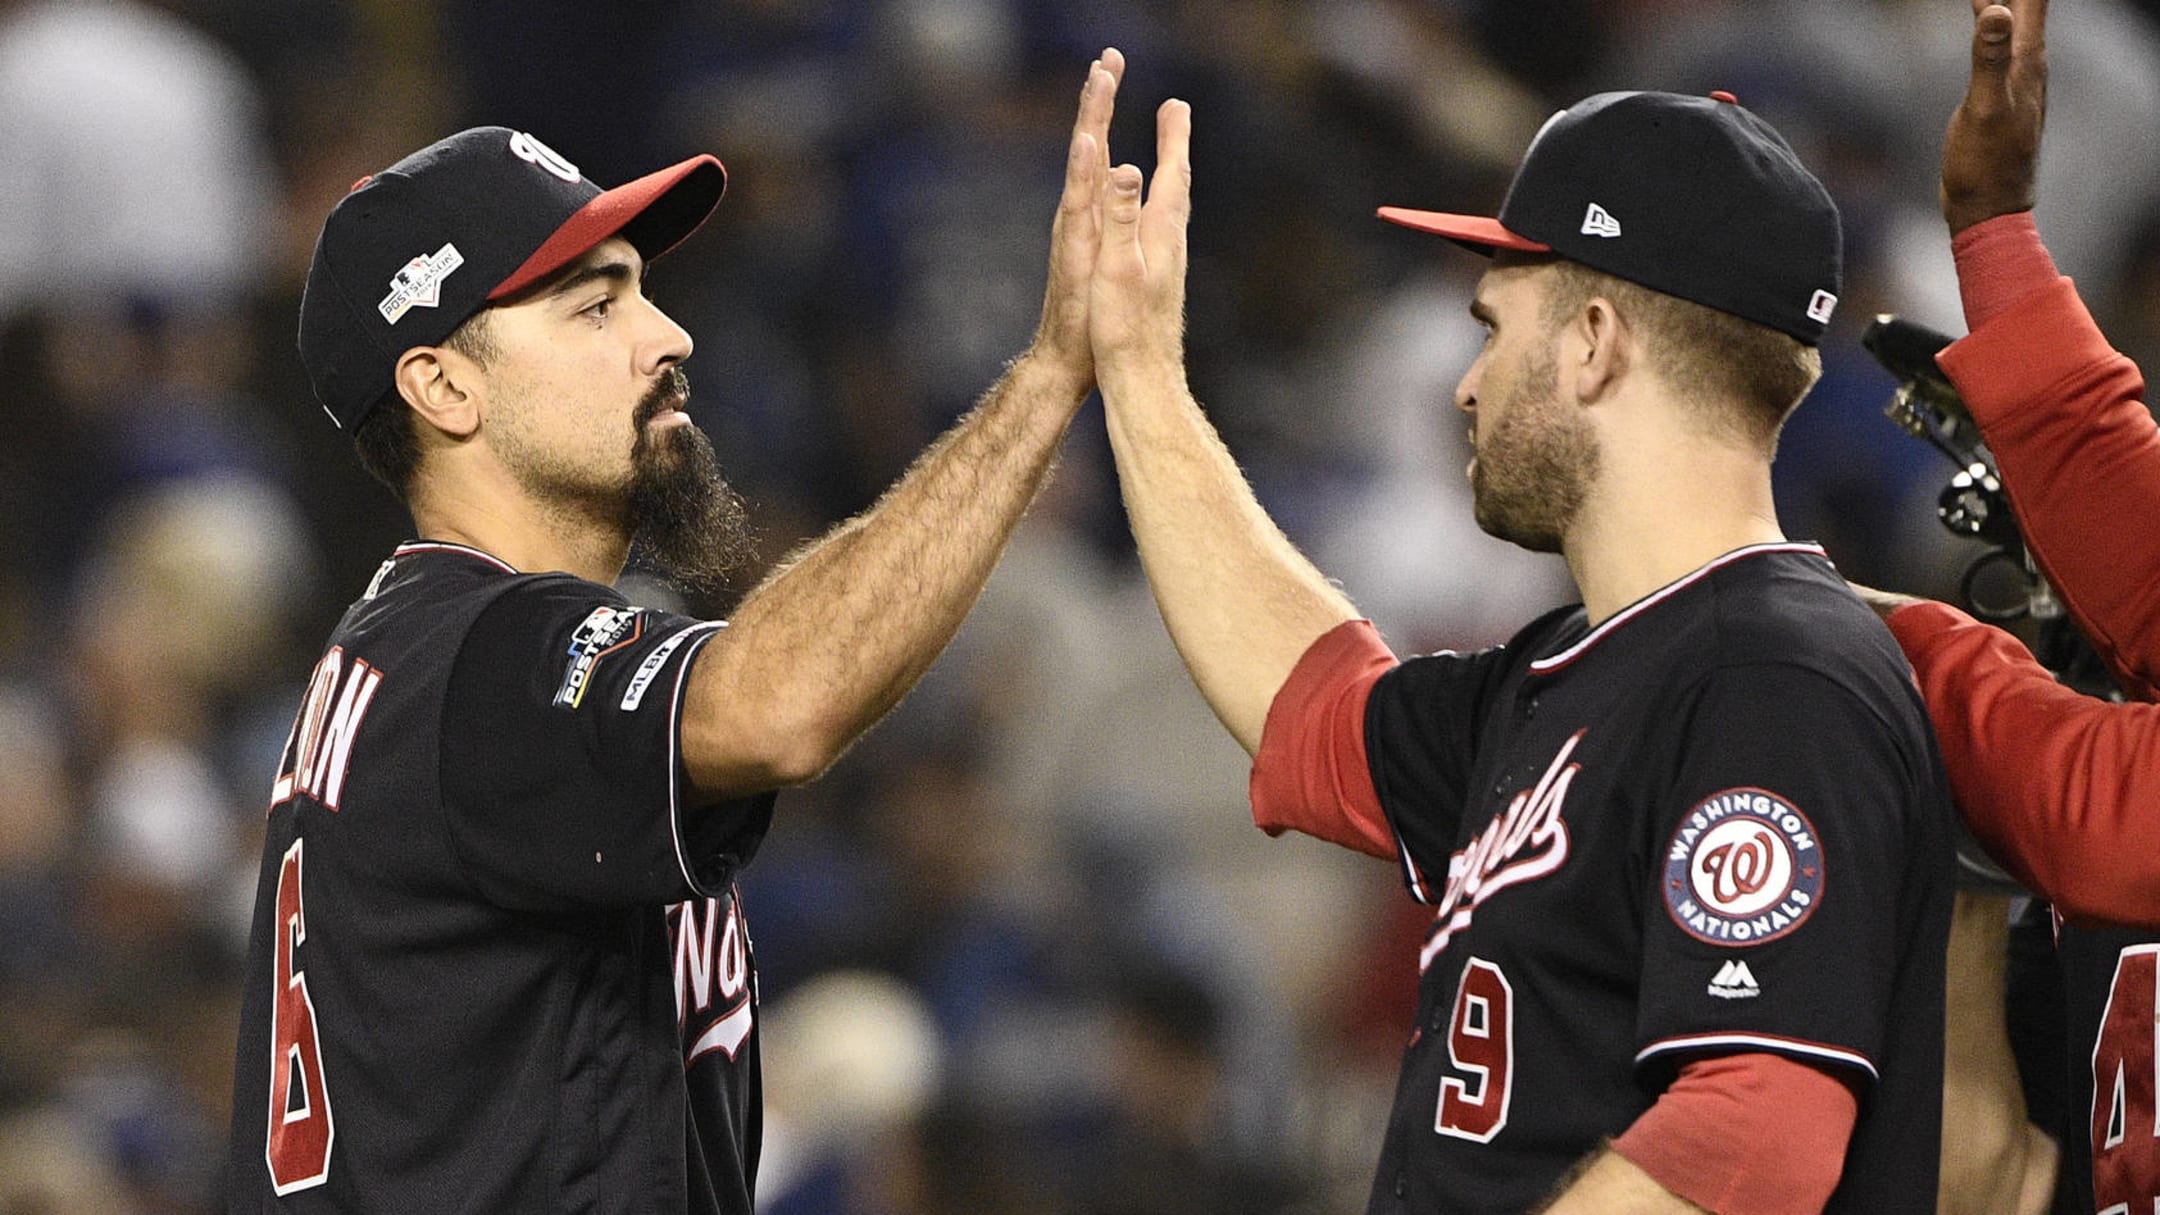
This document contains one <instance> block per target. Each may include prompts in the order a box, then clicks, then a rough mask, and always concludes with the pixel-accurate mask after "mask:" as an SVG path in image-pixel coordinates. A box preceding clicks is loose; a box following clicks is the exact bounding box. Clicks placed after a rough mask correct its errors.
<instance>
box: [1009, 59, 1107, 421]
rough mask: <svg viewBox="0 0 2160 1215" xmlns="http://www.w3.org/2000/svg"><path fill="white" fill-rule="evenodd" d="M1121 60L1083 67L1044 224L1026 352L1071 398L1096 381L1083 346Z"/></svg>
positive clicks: (1087, 350) (1092, 358) (1091, 361)
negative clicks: (1044, 246)
mask: <svg viewBox="0 0 2160 1215" xmlns="http://www.w3.org/2000/svg"><path fill="white" fill-rule="evenodd" d="M1124 75H1125V56H1123V55H1121V54H1119V53H1118V52H1117V50H1116V48H1114V47H1113V48H1110V49H1106V50H1104V51H1103V53H1102V57H1101V58H1099V59H1097V60H1096V61H1095V62H1094V63H1093V64H1091V65H1090V66H1089V67H1088V78H1087V83H1086V84H1085V85H1082V86H1081V88H1080V112H1079V115H1078V116H1077V117H1076V118H1074V120H1073V132H1072V142H1071V144H1070V145H1068V147H1067V148H1066V152H1065V192H1064V194H1063V195H1062V196H1060V197H1059V199H1058V211H1057V218H1056V219H1055V220H1053V221H1052V222H1051V225H1050V282H1049V286H1048V287H1046V288H1045V289H1044V291H1043V311H1042V323H1041V324H1040V325H1038V326H1037V327H1036V330H1035V342H1034V345H1033V347H1032V348H1031V353H1032V354H1034V355H1035V356H1036V357H1038V358H1039V359H1041V360H1042V361H1043V362H1045V363H1046V364H1047V365H1049V366H1051V367H1053V368H1055V369H1056V370H1057V371H1058V373H1059V374H1061V375H1065V376H1069V377H1071V379H1072V383H1073V386H1074V389H1075V393H1074V395H1075V396H1076V397H1079V396H1085V395H1086V394H1087V391H1088V390H1089V389H1090V388H1092V387H1093V386H1094V383H1095V356H1094V351H1093V348H1092V347H1091V346H1090V344H1089V341H1088V287H1089V283H1090V282H1091V281H1092V280H1093V279H1094V276H1095V260H1096V254H1097V251H1098V250H1099V249H1100V247H1101V244H1102V205H1101V196H1102V188H1103V182H1104V181H1105V180H1106V179H1107V178H1108V177H1109V176H1110V114H1111V111H1112V109H1113V108H1114V103H1115V102H1116V100H1117V89H1118V82H1119V81H1120V80H1121V79H1123V78H1124Z"/></svg>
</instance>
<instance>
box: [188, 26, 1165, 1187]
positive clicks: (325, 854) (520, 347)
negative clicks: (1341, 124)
mask: <svg viewBox="0 0 2160 1215" xmlns="http://www.w3.org/2000/svg"><path fill="white" fill-rule="evenodd" d="M1122 71H1123V60H1122V59H1121V58H1120V57H1119V56H1118V55H1117V53H1116V52H1114V51H1106V52H1105V53H1104V55H1103V57H1102V59H1100V60H1098V61H1097V62H1096V64H1095V65H1094V66H1093V67H1092V68H1091V69H1090V72H1089V77H1088V82H1087V84H1086V86H1085V88H1084V90H1083V92H1082V94H1081V101H1080V111H1079V118H1078V121H1077V124H1076V126H1075V128H1074V132H1073V138H1072V143H1071V147H1070V152H1069V156H1068V160H1067V163H1066V173H1065V193H1064V198H1063V201H1062V202H1061V204H1060V209H1059V211H1058V215H1057V219H1056V221H1055V223H1054V225H1053V227H1052V231H1051V255H1050V268H1049V286H1048V289H1047V292H1046V295H1045V299H1044V305H1043V316H1042V323H1041V326H1040V328H1039V329H1038V331H1037V333H1036V336H1035V340H1034V343H1033V344H1032V345H1031V346H1030V347H1029V349H1028V350H1027V351H1026V352H1025V353H1024V354H1022V355H1021V357H1020V358H1019V359H1017V360H1016V361H1015V362H1014V363H1013V364H1012V365H1011V367H1010V368H1009V369H1008V371H1007V372H1006V374H1005V375H1004V377H1003V378H1001V379H1000V380H999V381H998V382H997V384H996V385H995V386H994V387H992V388H991V389H990V391H989V393H988V394H987V395H986V396H985V397H984V398H983V400H982V402H981V403H980V404H979V405H978V406H977V407H976V408H975V409H974V411H973V412H971V413H970V414H969V415H968V416H966V417H965V418H963V419H962V420H961V421H960V422H959V423H957V424H956V425H955V426H954V428H953V429H952V430H951V431H950V432H948V433H947V434H946V435H945V436H944V438H943V439H941V440H939V441H938V442H937V443H936V444H935V445H933V446H932V447H931V449H930V450H929V451H928V452H926V453H925V454H924V455H923V456H922V457H921V458H920V459H918V460H917V461H916V463H915V465H914V466H913V467H912V468H911V469H910V470H909V471H908V473H907V474H906V475H905V476H904V477H903V478H902V479H901V480H900V481H899V482H898V483H897V484H896V485H894V486H893V487H892V489H891V490H889V491H888V492H887V493H886V494H885V496H884V497H883V498H882V499H881V500H880V501H879V502H878V504H877V505H876V506H875V507H873V508H872V509H871V510H870V511H868V512H867V513H865V514H863V515H862V516H860V517H858V518H855V519H852V520H850V521H848V522H846V523H844V524H842V525H840V526H839V527H838V528H836V529H835V530H834V531H833V532H832V533H831V534H829V535H828V536H826V537H825V538H824V539H822V540H821V541H819V542H817V543H815V544H813V545H811V546H809V547H808V548H806V549H805V550H804V551H802V552H801V553H799V554H797V555H796V556H795V557H794V558H793V559H791V560H790V561H789V562H787V563H786V565H785V566H784V568H782V569H781V570H780V571H778V572H777V573H774V574H773V575H772V576H770V577H768V578H767V579H766V580H765V581H764V582H762V583H761V584H759V585H758V586H757V587H756V588H755V589H753V590H752V591H751V592H750V593H749V595H748V596H747V597H745V598H744V599H743V601H742V603H741V606H740V608H739V609H738V610H737V612H736V614H735V616H734V618H733V619H732V621H730V622H728V623H727V624H726V625H725V626H723V625H722V623H721V622H718V621H700V620H693V619H688V618H685V617H681V616H677V615H673V614H671V613H668V612H664V611H657V610H648V609H644V608H640V607H637V606H633V605H632V604H630V603H629V602H627V601H626V600H625V599H624V598H623V597H622V596H621V595H619V594H618V593H616V592H615V591H614V590H613V589H612V588H611V587H610V586H609V584H610V583H611V582H613V581H614V579H615V578H616V576H617V575H618V574H619V573H620V572H621V570H622V568H623V564H624V560H625V556H626V552H627V550H628V549H629V547H630V545H631V543H632V541H633V539H635V540H636V541H638V542H639V543H640V544H642V545H647V546H649V548H650V551H651V552H652V554H653V555H654V557H655V559H656V561H657V563H658V564H660V565H661V566H662V568H663V569H665V570H668V571H670V572H673V573H675V574H677V575H678V576H680V577H682V578H683V579H684V580H686V581H689V582H692V583H701V582H705V581H707V580H709V579H710V578H711V577H713V576H714V575H716V574H717V573H718V572H720V571H721V570H723V569H724V568H725V567H726V565H727V558H728V556H729V554H730V553H731V552H732V551H734V549H735V548H736V547H737V546H738V543H739V533H740V525H741V524H740V515H741V510H740V507H739V505H738V504H737V502H736V500H735V499H734V497H733V495H732V494H731V493H729V492H728V491H727V489H726V487H725V485H724V484H723V483H722V482H721V481H720V479H719V477H718V475H717V472H716V471H715V461H714V457H713V454H712V449H711V446H710V444H709V443H708V442H707V441H706V440H705V438H704V436H703V435H702V434H701V433H700V432H699V431H698V429H697V428H696V427H695V426H694V425H693V424H692V423H691V422H690V419H689V418H688V417H687V415H685V413H684V412H683V407H684V405H685V403H686V401H687V392H688V385H687V381H686V380H685V378H684V376H683V373H682V371H681V369H680V366H679V365H680V364H681V363H682V362H683V361H684V360H686V359H688V358H689V356H690V352H691V342H690V338H689V335H687V334H686V333H684V332H683V330H682V329H680V328H679V327H677V326H676V324H675V323H674V322H673V321H671V320H670V319H668V317H667V316H666V315H665V314H664V313H662V312H661V311H660V310H659V309H658V308H657V307H656V306H655V305H654V304H653V303H652V301H651V300H650V299H648V298H647V297H646V295H645V294H644V290H643V281H644V274H645V267H646V265H647V264H648V263H649V262H650V261H652V260H653V259H655V258H657V257H659V256H660V255H661V254H662V253H664V252H666V251H667V250H668V249H669V248H670V247H671V246H673V245H674V244H675V243H676V242H678V241H680V240H682V239H683V238H684V237H686V236H688V235H689V234H690V233H691V232H692V231H693V230H694V229H696V228H697V227H698V226H699V225H700V224H702V223H703V222H704V220H705V218H706V216H707V215H708V214H709V213H710V212H711V211H712V210H713V208H714V207H715V205H716V204H717V203H718V202H719V199H720V194H721V190H722V187H723V183H724V175H723V171H722V169H721V166H720V163H719V162H718V161H717V160H714V159H713V158H712V157H709V156H701V157H697V158H694V159H692V160H688V161H684V162H682V163H681V164H678V165H675V166H673V167H671V168H668V169H664V170H662V171H660V172H658V173H654V174H652V175H650V176H647V177H643V178H640V179H638V180H637V181H634V182H631V183H629V184H628V185H625V186H621V187H619V188H616V189H613V190H602V189H600V188H599V187H598V186H595V185H593V184H592V183H591V182H588V181H586V180H585V179H584V178H583V176H582V175H581V174H580V173H579V172H578V170H577V168H576V167H575V166H574V165H573V164H572V163H571V162H570V161H568V160H566V159H565V158H564V157H563V156H561V155H559V154H558V153H556V152H555V151H554V150H552V149H550V148H548V147H547V146H546V145H545V144H543V143H541V142H540V141H539V140H537V139H535V138H533V137H532V136H531V135H529V134H525V133H522V132H515V131H510V130H506V129H503V128H500V127H481V128H477V129H474V130H469V131H465V132H463V133H461V134H458V135H454V136H451V137H450V138H448V139H444V140H442V141H440V142H438V143H435V144H432V145H430V146H429V147H426V148H423V149H421V150H420V151H418V152H416V153H414V154H412V155H411V156H409V157H407V158H405V159H404V160H401V161H399V162H398V163H397V164H395V165H392V166H391V167H389V168H387V169H384V170H382V171H381V172H379V173H377V174H375V175H373V177H371V178H367V179H363V181H362V182H361V183H360V184H358V185H357V186H356V187H355V189H354V190H353V192H352V193H351V194H350V195H348V196H347V197H346V198H345V199H344V200H343V201H342V202H340V203H339V204H338V206H337V208H336V209H335V210H333V211H332V212H331V214H330V217H329V219H328V221H327V222H326V223H325V224H324V225H323V230H322V235H321V238H320V241H319V242H318V244H317V246H316V250H315V259H314V264H313V266H312V268H311V269H310V271H309V274H308V281H307V288H306V294H305V296H304V298H303V300H302V304H301V324H300V350H301V356H302V360H303V361H304V362H305V363H306V365H307V370H308V373H309V376H310V378H311V380H312V381H313V384H314V387H315V391H316V395H317V396H318V397H319V398H320V399H321V401H322V404H323V405H324V407H325V408H326V409H327V410H328V411H329V413H330V415H331V417H332V418H333V419H334V420H335V421H336V423H337V424H338V425H339V426H340V427H342V428H343V429H345V430H346V431H347V432H349V433H351V434H353V435H354V438H355V442H356V444H357V445H358V448H359V451H360V455H361V459H362V462H363V463H364V464H366V465H367V466H368V468H369V469H370V471H372V472H375V473H376V474H377V475H378V476H380V477H382V478H383V479H384V480H385V481H386V482H388V483H389V485H390V486H391V488H392V489H393V490H395V491H396V492H397V493H398V494H399V496H400V497H401V498H402V499H403V500H404V501H405V503H406V504H407V505H408V506H409V507H410V508H411V511H412V514H413V519H414V522H415V524H416V526H417V531H418V534H419V536H420V537H421V539H419V540H416V541H414V542H412V543H409V544H406V545H403V546H401V547H399V548H398V549H397V550H396V551H395V552H394V553H393V554H392V555H391V556H390V558H389V560H387V561H386V562H384V563H383V565H382V568H381V570H380V572H379V573H377V574H376V576H375V578H374V580H373V581H372V582H371V583H370V584H369V585H368V586H367V588H366V590H365V592H364V593H363V594H362V595H361V597H360V599H359V600H358V601H357V602H356V603H354V604H353V605H352V607H351V608H350V609H349V610H348V611H347V613H346V615H345V617H344V619H343V620H342V621H341V622H340V623H339V624H338V626H337V628H336V631H335V632H334V633H333V634H332V635H331V637H330V639H329V642H328V644H326V645H325V647H324V649H323V652H322V655H321V658H320V660H319V661H318V662H317V664H316V666H315V668H314V671H313V674H312V676H311V677H310V679H309V682H308V686H307V693H306V697H305V702H304V706H303V708H302V709H301V711H300V715H299V718H298V720H297V722H296V723H295V725H294V728H293V733H292V737H291V740H290V741H289V742H288V743H287V745H286V748H285V752H284V757H283V760H282V763H281V766H280V769H279V772H278V775H277V778H276V783H275V787H274V789H273V792H272V795H271V805H270V808H269V820H268V839H267V842H266V845H265V849H264V853H263V865H262V874H261V885H260V891H259V894H258V896H257V900H256V910H255V920H254V930H253V938H252V943H251V948H250V955H249V964H248V970H247V978H246V985H247V986H246V990H245V996H244V1007H243V1011H242V1019H241V1029H240V1041H239V1051H238V1056H237V1064H236V1076H235V1080H234V1103H233V1135H232V1155H231V1159H230V1164H229V1169H230V1173H229V1177H228V1185H229V1191H230V1209H231V1210H232V1211H234V1212H267V1211H339V1212H394V1213H397V1215H408V1213H411V1212H421V1211H425V1212H453V1211H456V1212H490V1213H504V1212H570V1211H578V1212H625V1213H628V1212H638V1213H640V1215H645V1213H656V1212H675V1213H679V1212H697V1213H711V1215H719V1213H727V1215H749V1213H750V1211H751V1209H752V1192H753V1183H754V1179H755V1176H756V1171H757V1161H758V1147H759V1110H760V1107H759V1073H758V1052H759V1032H758V1026H757V978H756V970H755V966H754V964H753V958H752V954H751V948H750V937H749V933H748V931H747V929H746V927H745V923H744V915H743V909H742V907H741V905H740V901H739V900H738V899H737V898H736V895H735V889H734V877H735V874H736V871H737V870H738V869H740V868H741V867H742V866H743V865H744V864H745V863H747V862H748V861H749V860H750V859H751V857H752V855H753V854H754V853H755V852H756V850H757V847H758V844H759V841H760V840H761V839H762V838H763V837H764V835H765V832H766V828H767V826H768V825H769V823H770V822H771V819H772V814H773V793H772V791H773V790H774V789H776V788H779V787H782V786H786V785H792V784H796V783H799V782H802V781H806V780H809V779H811V778H812V777H814V776H816V775H817V774H818V773H819V772H821V771H822V770H824V769H825V768H826V767H827V766H828V765H830V764H831V763H832V762H833V760H834V759H835V758H836V757H837V756H838V755H839V754H840V752H841V751H842V750H843V749H844V748H846V747H847V746H848V744H849V743H850V742H851V741H852V740H853V739H854V738H855V737H856V736H857V735H858V734H860V733H861V732H862V731H863V730H864V729H866V728H868V727H869V726H870V724H871V723H873V722H875V721H876V720H877V719H878V718H879V717H880V716H881V715H882V714H884V713H885V712H886V710H888V709H890V708H891V707H892V706H893V704H894V703H895V702H896V701H897V700H898V699H899V698H900V696H901V695H902V694H903V693H904V692H905V691H906V690H907V689H908V688H909V687H910V686H911V685H912V684H913V683H914V682H915V680H916V679H917V677H918V676H920V675H921V674H922V672H923V670H924V669H925V668H926V667H927V666H928V665H929V664H930V662H931V660H932V659H933V658H935V657H936V655H937V654H938V652H939V651H940V650H941V649H942V647H943V646H944V645H945V643H946V641H947V640H948V639H949V638H950V637H951V636H952V633H953V631H954V629H955V628H956V627H957V626H958V624H959V622H960V620H961V618H962V617H963V616H964V615H965V614H966V612H967V609H968V607H969V606H970V605H971V604H972V603H973V601H974V599H975V596H976V594H977V593H978V592H979V591H980V590H981V589H982V585H983V582H984V579H985V578H986V577H987V576H988V574H989V572H990V569H991V567H992V565H993V564H994V563H995V561H996V560H997V557H998V554H999V552H1000V551H1001V550H1002V548H1003V546H1004V543H1005V540H1006V538H1007V536H1008V535H1009V534H1010V533H1011V531H1012V528H1013V526H1014V525H1015V523H1016V522H1017V521H1018V519H1019V518H1020V515H1021V513H1022V512H1023V510H1025V508H1026V507H1027V504H1028V503H1029V501H1030V500H1031V499H1032V498H1033V496H1034V494H1035V492H1036V490H1037V488H1038V487H1039V486H1040V484H1041V482H1042V479H1043V477H1044V475H1045V473H1046V471H1047V470H1048V468H1049V466H1050V464H1051V460H1052V456H1053V454H1054V453H1055V451H1056V449H1057V446H1058V443H1059V441H1060V439H1061V437H1062V436H1063V434H1064V433H1065V429H1066V426H1067V424H1068V423H1069V422H1070V420H1071V419H1072V417H1073V414H1074V411H1075V410H1076V409H1077V408H1078V406H1079V404H1080V402H1081V400H1082V399H1083V398H1085V397H1086V396H1087V395H1088V393H1089V391H1090V389H1091V387H1092V386H1093V382H1094V375H1093V367H1092V361H1091V354H1090V349H1089V344H1088V339H1087V319H1086V309H1087V302H1088V286H1089V282H1090V276H1091V272H1092V263H1093V259H1094V256H1095V251H1096V247H1097V242H1098V238H1099V229H1098V227H1097V214H1098V213H1097V210H1096V200H1097V197H1098V194H1099V189H1100V185H1101V182H1102V181H1103V180H1104V178H1105V177H1106V175H1107V173H1108V168H1109V165H1108V161H1107V158H1106V147H1107V144H1106V142H1105V137H1106V133H1107V130H1108V125H1109V120H1110V112H1111V103H1112V98H1113V95H1114V93H1115V91H1116V88H1117V81H1118V77H1119V75H1120V74H1121V73H1122Z"/></svg>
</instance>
